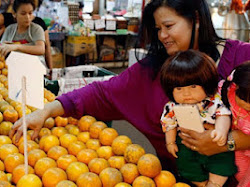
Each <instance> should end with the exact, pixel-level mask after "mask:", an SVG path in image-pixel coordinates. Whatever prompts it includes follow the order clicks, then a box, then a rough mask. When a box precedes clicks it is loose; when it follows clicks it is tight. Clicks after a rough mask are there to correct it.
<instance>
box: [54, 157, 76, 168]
mask: <svg viewBox="0 0 250 187" xmlns="http://www.w3.org/2000/svg"><path fill="white" fill-rule="evenodd" d="M76 161H77V158H76V157H75V156H73V155H62V156H60V157H59V158H58V159H57V161H56V163H57V166H58V167H59V168H61V169H63V170H66V169H67V167H68V166H69V164H71V163H72V162H76Z"/></svg>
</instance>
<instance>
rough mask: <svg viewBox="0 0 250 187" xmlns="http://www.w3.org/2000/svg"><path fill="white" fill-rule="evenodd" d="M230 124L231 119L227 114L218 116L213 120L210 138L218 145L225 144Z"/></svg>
mask: <svg viewBox="0 0 250 187" xmlns="http://www.w3.org/2000/svg"><path fill="white" fill-rule="evenodd" d="M230 125H231V119H230V117H229V116H228V115H223V116H218V117H217V118H216V120H215V129H214V130H213V131H212V132H211V138H212V139H213V141H214V142H217V144H218V145H219V146H223V145H225V143H226V141H227V134H228V131H229V128H230Z"/></svg>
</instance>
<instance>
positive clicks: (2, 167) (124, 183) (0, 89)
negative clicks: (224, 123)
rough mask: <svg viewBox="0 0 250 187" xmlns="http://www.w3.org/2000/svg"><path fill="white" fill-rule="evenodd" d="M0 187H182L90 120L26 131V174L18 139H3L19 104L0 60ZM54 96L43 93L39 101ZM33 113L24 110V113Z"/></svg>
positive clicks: (59, 120) (59, 121) (54, 121)
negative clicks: (34, 136) (36, 133)
mask: <svg viewBox="0 0 250 187" xmlns="http://www.w3.org/2000/svg"><path fill="white" fill-rule="evenodd" d="M0 72H2V74H0V186H15V185H16V186H17V187H26V186H27V187H28V186H32V187H40V186H44V187H50V186H55V187H63V186H67V187H75V186H79V187H102V186H103V187H113V186H114V187H129V186H130V187H131V186H133V187H144V186H151V187H154V186H157V187H168V186H169V187H170V186H171V187H172V186H173V185H174V186H175V187H180V186H183V187H188V186H189V185H187V184H184V183H176V179H175V177H174V175H173V174H172V173H170V172H169V171H164V170H162V166H161V163H160V161H159V159H158V158H157V157H156V156H155V155H153V154H148V153H146V152H145V150H144V148H143V147H142V146H140V145H137V144H133V142H132V141H131V139H130V138H129V137H128V136H125V135H119V134H118V133H117V131H116V130H115V129H113V128H110V127H108V126H107V125H106V124H105V123H103V122H101V121H97V120H96V119H95V118H94V117H93V116H88V115H86V116H83V117H82V118H80V119H79V120H77V119H75V118H72V117H69V118H64V117H60V116H58V117H55V118H48V119H47V120H46V121H45V123H44V128H42V130H41V131H40V133H39V139H37V140H36V141H32V140H31V135H32V133H33V131H32V130H28V133H27V134H28V137H27V138H28V141H27V147H28V164H29V166H28V173H29V174H28V175H24V174H25V167H24V156H23V154H24V141H23V137H22V138H21V139H20V140H19V142H17V143H16V142H15V136H14V137H13V139H12V140H11V139H10V138H9V137H8V136H7V135H8V134H9V131H10V129H11V127H12V126H13V124H14V123H15V122H16V121H17V120H18V119H19V118H20V117H21V116H22V115H23V114H22V106H21V103H19V102H17V101H13V100H12V99H10V98H9V97H8V79H7V77H6V76H7V72H8V71H7V66H6V64H5V61H4V59H2V58H1V57H0ZM54 99H55V95H54V94H53V93H51V92H50V91H48V90H46V89H44V102H45V103H47V102H51V101H53V100H54ZM35 110H36V109H35V108H34V107H31V106H26V113H27V114H29V113H31V112H33V111H35Z"/></svg>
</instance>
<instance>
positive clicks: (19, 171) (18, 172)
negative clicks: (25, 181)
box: [12, 164, 34, 184]
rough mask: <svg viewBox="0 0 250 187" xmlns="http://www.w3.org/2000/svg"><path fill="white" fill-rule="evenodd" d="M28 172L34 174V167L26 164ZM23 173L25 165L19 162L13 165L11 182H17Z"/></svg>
mask: <svg viewBox="0 0 250 187" xmlns="http://www.w3.org/2000/svg"><path fill="white" fill-rule="evenodd" d="M28 174H34V169H33V168H32V167H31V166H29V165H28ZM24 175H25V165H24V164H21V165H18V166H17V167H15V169H14V170H13V173H12V182H14V183H15V184H17V182H18V181H19V179H20V178H21V177H22V176H24Z"/></svg>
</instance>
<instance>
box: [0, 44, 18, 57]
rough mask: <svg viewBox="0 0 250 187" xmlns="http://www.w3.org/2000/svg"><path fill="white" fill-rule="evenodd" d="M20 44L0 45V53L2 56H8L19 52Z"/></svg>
mask: <svg viewBox="0 0 250 187" xmlns="http://www.w3.org/2000/svg"><path fill="white" fill-rule="evenodd" d="M18 46H19V44H6V43H4V44H2V45H0V52H1V55H2V56H6V55H7V54H9V53H10V52H11V51H17V50H18Z"/></svg>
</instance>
